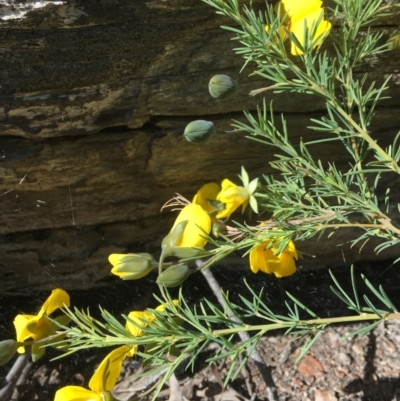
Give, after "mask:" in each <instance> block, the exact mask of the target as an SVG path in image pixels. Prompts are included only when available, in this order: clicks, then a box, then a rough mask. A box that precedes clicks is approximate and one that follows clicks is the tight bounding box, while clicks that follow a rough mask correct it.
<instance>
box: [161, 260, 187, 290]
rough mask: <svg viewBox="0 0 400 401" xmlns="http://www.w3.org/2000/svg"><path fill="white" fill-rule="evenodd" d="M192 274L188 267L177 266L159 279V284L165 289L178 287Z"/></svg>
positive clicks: (165, 272)
mask: <svg viewBox="0 0 400 401" xmlns="http://www.w3.org/2000/svg"><path fill="white" fill-rule="evenodd" d="M191 273H192V271H191V270H190V269H189V268H188V267H187V266H186V265H175V266H171V267H169V268H168V269H167V270H165V271H164V272H162V273H161V274H160V275H159V276H158V277H157V284H160V285H162V286H163V287H178V285H181V284H182V283H183V282H184V281H185V280H186V279H187V278H188V277H189V276H190V274H191Z"/></svg>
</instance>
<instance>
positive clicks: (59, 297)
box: [38, 288, 69, 316]
mask: <svg viewBox="0 0 400 401" xmlns="http://www.w3.org/2000/svg"><path fill="white" fill-rule="evenodd" d="M64 305H65V306H69V295H68V294H67V292H66V291H64V290H61V289H60V288H56V289H55V290H53V291H52V293H51V294H50V296H49V297H48V298H47V300H46V301H45V303H44V304H43V306H42V307H41V309H40V311H39V313H38V316H43V315H47V316H49V315H50V314H52V313H53V312H54V311H55V310H56V309H58V308H60V307H62V306H64Z"/></svg>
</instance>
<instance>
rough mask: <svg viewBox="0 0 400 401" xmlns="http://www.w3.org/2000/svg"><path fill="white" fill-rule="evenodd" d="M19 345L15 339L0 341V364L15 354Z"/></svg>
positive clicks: (3, 363)
mask: <svg viewBox="0 0 400 401" xmlns="http://www.w3.org/2000/svg"><path fill="white" fill-rule="evenodd" d="M19 346H20V344H18V343H17V342H16V341H15V340H4V341H0V366H2V365H5V364H6V363H7V362H8V361H9V360H10V359H11V358H12V357H13V356H14V355H15V353H16V352H17V349H18V348H19Z"/></svg>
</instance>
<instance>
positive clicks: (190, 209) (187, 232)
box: [171, 203, 211, 248]
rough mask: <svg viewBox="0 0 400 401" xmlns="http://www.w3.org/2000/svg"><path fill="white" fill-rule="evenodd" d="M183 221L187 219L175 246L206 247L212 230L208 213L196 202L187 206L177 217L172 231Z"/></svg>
mask: <svg viewBox="0 0 400 401" xmlns="http://www.w3.org/2000/svg"><path fill="white" fill-rule="evenodd" d="M182 221H187V224H186V226H185V228H184V230H183V232H182V234H181V235H180V237H179V238H178V240H177V241H176V243H175V244H174V246H177V247H178V246H183V247H188V248H204V246H205V245H206V243H207V235H208V234H209V233H210V231H211V219H210V216H209V215H208V213H207V212H206V211H204V209H203V208H202V207H201V206H200V205H196V204H194V203H191V204H189V205H187V206H185V207H184V208H183V209H182V210H181V212H180V213H179V215H178V217H177V218H176V220H175V223H174V225H173V227H172V229H171V232H172V231H173V230H174V228H175V227H176V226H177V225H178V224H179V223H180V222H182Z"/></svg>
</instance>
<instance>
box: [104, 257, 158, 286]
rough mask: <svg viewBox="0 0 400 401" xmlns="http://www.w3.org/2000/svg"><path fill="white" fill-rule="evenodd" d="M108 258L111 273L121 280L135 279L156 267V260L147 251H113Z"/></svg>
mask: <svg viewBox="0 0 400 401" xmlns="http://www.w3.org/2000/svg"><path fill="white" fill-rule="evenodd" d="M108 260H109V262H110V263H111V264H112V265H113V268H112V269H111V273H112V274H115V275H116V276H118V277H120V278H121V279H122V280H137V279H139V278H142V277H144V276H146V275H147V274H148V273H150V272H151V271H152V270H153V269H154V268H155V267H157V262H156V261H155V260H154V258H153V256H151V255H150V254H148V253H128V254H118V253H113V254H111V255H110V256H109V257H108Z"/></svg>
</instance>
